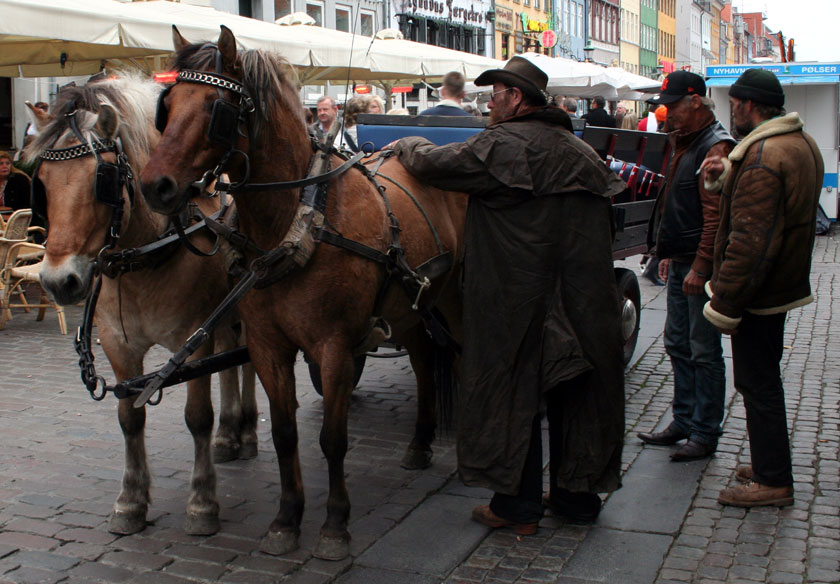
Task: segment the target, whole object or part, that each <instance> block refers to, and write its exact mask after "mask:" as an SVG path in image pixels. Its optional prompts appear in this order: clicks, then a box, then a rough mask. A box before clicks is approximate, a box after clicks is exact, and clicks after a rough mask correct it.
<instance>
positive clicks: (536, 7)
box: [534, 0, 540, 10]
mask: <svg viewBox="0 0 840 584" xmlns="http://www.w3.org/2000/svg"><path fill="white" fill-rule="evenodd" d="M534 9H535V10H539V9H540V0H534Z"/></svg>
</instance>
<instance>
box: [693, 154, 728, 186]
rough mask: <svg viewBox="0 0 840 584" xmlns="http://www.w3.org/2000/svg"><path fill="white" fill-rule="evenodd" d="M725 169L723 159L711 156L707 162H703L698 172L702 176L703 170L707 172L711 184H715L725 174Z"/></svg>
mask: <svg viewBox="0 0 840 584" xmlns="http://www.w3.org/2000/svg"><path fill="white" fill-rule="evenodd" d="M725 168H726V167H724V165H723V160H722V157H720V156H709V157H707V158H706V159H705V160H703V163H702V164H701V165H700V168H699V169H698V170H697V174H700V172H701V171H702V170H705V171H706V177H707V178H708V181H709V183H713V182H715V181H716V180H717V179H719V178H720V175H721V174H723V171H724V169H725Z"/></svg>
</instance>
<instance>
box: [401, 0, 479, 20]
mask: <svg viewBox="0 0 840 584" xmlns="http://www.w3.org/2000/svg"><path fill="white" fill-rule="evenodd" d="M486 4H487V5H486V6H485V3H484V2H474V1H473V0H397V1H396V2H394V10H395V12H394V14H417V15H418V16H431V17H433V18H442V19H445V20H450V21H452V22H457V23H464V24H473V25H483V24H484V19H485V18H486V14H487V11H488V10H489V9H490V8H489V7H490V6H491V4H490V3H489V2H487V3H486Z"/></svg>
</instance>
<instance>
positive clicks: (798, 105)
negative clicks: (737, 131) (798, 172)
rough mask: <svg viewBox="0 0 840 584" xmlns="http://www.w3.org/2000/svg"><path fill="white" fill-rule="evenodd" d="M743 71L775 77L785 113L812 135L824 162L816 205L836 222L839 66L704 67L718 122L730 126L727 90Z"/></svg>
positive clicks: (839, 136) (839, 110)
mask: <svg viewBox="0 0 840 584" xmlns="http://www.w3.org/2000/svg"><path fill="white" fill-rule="evenodd" d="M747 69H767V70H768V71H772V72H773V73H775V74H776V77H778V78H779V81H780V82H781V84H782V86H783V88H784V90H785V110H787V111H788V112H798V113H799V115H800V117H801V118H802V121H803V122H804V123H805V131H806V132H808V133H809V134H810V135H811V136H813V138H814V140H815V141H816V142H817V145H818V146H819V147H820V152H821V153H822V157H823V161H824V162H825V177H824V178H823V189H822V194H821V195H820V205H822V208H823V210H824V211H825V214H826V215H827V216H828V218H829V219H831V220H832V221H836V220H837V211H838V207H837V205H838V199H837V167H838V161H840V155H839V154H838V152H840V150H839V149H838V147H839V146H840V63H761V64H758V63H755V64H753V63H750V64H746V65H710V66H708V67H706V77H707V79H706V86H707V87H708V88H709V89H710V90H711V98H712V101H714V102H715V114H716V115H717V118H718V119H719V120H720V121H721V123H722V124H723V125H724V126H726V127H727V129H730V130H731V128H732V126H731V115H732V114H731V112H730V111H729V87H730V86H731V85H732V84H733V83H735V80H736V79H738V77H739V76H740V75H741V73H743V72H744V71H746V70H747Z"/></svg>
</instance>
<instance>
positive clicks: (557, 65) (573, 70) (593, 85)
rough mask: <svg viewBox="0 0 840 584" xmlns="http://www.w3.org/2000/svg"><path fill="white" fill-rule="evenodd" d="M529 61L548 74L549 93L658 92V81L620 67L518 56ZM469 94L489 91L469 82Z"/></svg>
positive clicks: (624, 95)
mask: <svg viewBox="0 0 840 584" xmlns="http://www.w3.org/2000/svg"><path fill="white" fill-rule="evenodd" d="M519 56H520V57H523V58H525V59H528V60H529V61H531V62H532V63H533V64H534V65H536V66H537V67H539V68H540V69H542V70H543V71H544V72H545V74H546V75H548V86H547V89H548V92H549V93H550V94H551V95H555V96H556V95H562V96H569V97H595V96H597V95H601V96H603V97H604V98H605V99H608V100H617V99H642V98H643V94H644V93H649V92H657V91H659V83H658V82H656V81H654V80H652V79H648V78H647V77H642V76H641V75H634V74H633V73H628V72H627V71H624V70H623V69H621V68H619V67H602V66H600V65H596V64H594V63H583V62H580V61H574V60H572V59H563V58H560V57H548V56H546V55H543V54H540V53H524V54H522V55H519ZM468 93H470V94H474V93H475V94H479V95H480V94H481V93H489V89H486V88H484V89H482V88H478V87H475V86H474V85H472V84H470V87H469V88H468Z"/></svg>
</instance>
